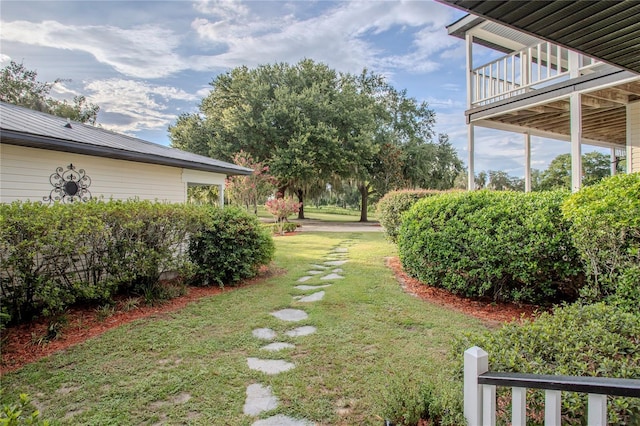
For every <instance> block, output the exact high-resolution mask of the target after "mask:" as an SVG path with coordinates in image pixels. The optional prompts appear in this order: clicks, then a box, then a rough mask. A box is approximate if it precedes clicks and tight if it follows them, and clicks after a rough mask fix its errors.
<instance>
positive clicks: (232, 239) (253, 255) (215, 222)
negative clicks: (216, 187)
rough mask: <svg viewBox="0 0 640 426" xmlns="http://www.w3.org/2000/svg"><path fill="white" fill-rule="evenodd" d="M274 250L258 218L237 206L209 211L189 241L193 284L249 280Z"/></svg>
mask: <svg viewBox="0 0 640 426" xmlns="http://www.w3.org/2000/svg"><path fill="white" fill-rule="evenodd" d="M274 251H275V246H274V244H273V239H272V238H271V234H270V232H268V231H267V230H266V229H265V228H264V227H263V226H261V225H260V222H259V221H258V219H257V218H256V217H255V216H253V215H250V214H248V213H247V212H245V211H244V210H242V209H240V208H237V207H227V208H225V209H219V208H211V209H209V211H208V212H207V215H206V216H205V221H204V228H203V229H202V230H201V232H199V233H198V234H197V235H194V236H193V237H192V238H191V241H190V243H189V256H190V258H191V261H192V262H193V263H194V265H195V268H196V271H195V280H194V282H195V283H198V284H201V285H209V284H216V285H220V286H222V285H225V284H230V285H233V284H235V283H237V282H238V281H240V280H242V279H245V278H249V277H253V276H254V275H255V274H256V273H257V271H258V268H259V267H260V265H264V264H266V263H268V262H269V261H270V260H271V259H272V258H273V254H274Z"/></svg>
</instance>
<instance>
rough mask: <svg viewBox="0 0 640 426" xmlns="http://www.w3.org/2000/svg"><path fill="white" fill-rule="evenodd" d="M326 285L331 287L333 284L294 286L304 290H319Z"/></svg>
mask: <svg viewBox="0 0 640 426" xmlns="http://www.w3.org/2000/svg"><path fill="white" fill-rule="evenodd" d="M326 287H331V284H324V285H297V286H295V287H294V288H297V289H298V290H302V291H308V290H317V289H319V288H326Z"/></svg>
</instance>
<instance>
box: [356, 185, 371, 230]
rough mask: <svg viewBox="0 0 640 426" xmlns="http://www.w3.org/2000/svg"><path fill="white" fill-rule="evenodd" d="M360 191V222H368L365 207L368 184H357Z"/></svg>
mask: <svg viewBox="0 0 640 426" xmlns="http://www.w3.org/2000/svg"><path fill="white" fill-rule="evenodd" d="M358 191H360V200H361V201H360V222H369V220H368V218H367V207H368V204H369V185H367V184H365V183H362V184H360V185H358Z"/></svg>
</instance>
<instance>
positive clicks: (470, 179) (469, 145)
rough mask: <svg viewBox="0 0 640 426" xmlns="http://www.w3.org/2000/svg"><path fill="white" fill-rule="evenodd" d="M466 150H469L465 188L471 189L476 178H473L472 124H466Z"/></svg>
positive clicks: (473, 136) (474, 185) (473, 135)
mask: <svg viewBox="0 0 640 426" xmlns="http://www.w3.org/2000/svg"><path fill="white" fill-rule="evenodd" d="M467 138H468V139H467V150H468V151H469V153H468V154H469V156H468V158H467V162H468V163H469V164H468V166H469V167H468V169H469V176H467V190H468V191H473V190H474V189H476V180H475V167H474V157H475V152H474V149H475V128H474V126H473V124H471V123H469V124H467Z"/></svg>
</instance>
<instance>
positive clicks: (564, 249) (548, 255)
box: [398, 191, 583, 304]
mask: <svg viewBox="0 0 640 426" xmlns="http://www.w3.org/2000/svg"><path fill="white" fill-rule="evenodd" d="M567 195H568V193H565V192H563V191H556V192H551V191H549V192H540V193H528V194H525V193H517V192H502V191H501V192H497V191H476V192H462V193H450V194H443V195H440V196H438V197H429V198H425V199H422V200H420V201H419V202H417V203H416V204H415V205H414V206H413V207H412V208H411V210H409V212H408V213H407V214H406V215H405V217H404V221H403V223H402V225H401V227H400V236H399V239H398V249H399V253H400V258H401V260H402V264H403V266H404V268H405V270H406V271H407V272H408V273H409V274H410V275H412V276H414V277H417V278H418V279H420V280H421V281H422V282H425V283H428V284H430V285H435V286H441V287H444V288H445V289H447V290H449V291H451V292H453V293H457V294H461V295H463V296H466V297H490V298H492V299H494V300H503V301H515V302H523V303H534V304H549V303H551V302H554V301H558V300H574V299H575V298H576V297H577V291H578V288H579V287H580V286H581V284H582V280H583V275H582V273H583V270H582V265H581V264H580V261H579V258H578V255H577V252H576V250H575V248H574V247H573V245H572V243H571V238H570V236H569V232H568V229H569V224H568V223H567V222H566V221H564V220H563V218H562V216H561V214H560V205H561V203H562V201H563V200H564V198H565V197H566V196H567Z"/></svg>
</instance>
